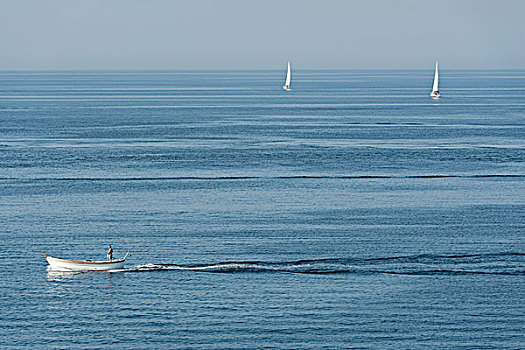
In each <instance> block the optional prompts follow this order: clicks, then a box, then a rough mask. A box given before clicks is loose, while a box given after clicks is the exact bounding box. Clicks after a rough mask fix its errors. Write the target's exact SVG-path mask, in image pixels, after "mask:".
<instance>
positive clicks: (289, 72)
mask: <svg viewBox="0 0 525 350" xmlns="http://www.w3.org/2000/svg"><path fill="white" fill-rule="evenodd" d="M291 80H292V70H291V69H290V62H288V70H287V71H286V81H285V82H284V86H283V89H285V90H290V82H291Z"/></svg>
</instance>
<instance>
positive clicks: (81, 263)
mask: <svg viewBox="0 0 525 350" xmlns="http://www.w3.org/2000/svg"><path fill="white" fill-rule="evenodd" d="M42 253H43V254H44V256H45V257H46V260H47V262H48V263H49V267H50V268H51V269H52V270H55V271H108V270H116V269H122V268H123V267H124V263H125V262H126V258H127V257H128V256H129V255H130V254H129V252H128V253H126V255H125V256H124V258H122V259H113V260H106V261H92V260H73V259H59V258H53V257H51V256H47V255H46V253H44V252H42Z"/></svg>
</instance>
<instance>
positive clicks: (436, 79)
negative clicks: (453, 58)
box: [430, 61, 439, 98]
mask: <svg viewBox="0 0 525 350" xmlns="http://www.w3.org/2000/svg"><path fill="white" fill-rule="evenodd" d="M438 82H439V72H438V63H437V61H436V72H435V73H434V85H432V92H431V93H430V97H433V98H439V89H438Z"/></svg>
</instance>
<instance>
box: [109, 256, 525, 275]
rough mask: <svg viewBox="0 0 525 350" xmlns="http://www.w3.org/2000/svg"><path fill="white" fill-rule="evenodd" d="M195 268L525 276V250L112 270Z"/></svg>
mask: <svg viewBox="0 0 525 350" xmlns="http://www.w3.org/2000/svg"><path fill="white" fill-rule="evenodd" d="M151 271H194V272H210V273H257V272H263V273H297V274H361V275H366V274H368V275H370V274H393V275H472V274H481V275H525V253H497V254H474V255H428V254H423V255H413V256H396V257H381V258H366V259H340V258H329V259H313V260H296V261H285V262H265V261H230V262H220V263H212V264H143V265H138V266H136V267H135V268H127V269H122V270H113V271H112V272H151Z"/></svg>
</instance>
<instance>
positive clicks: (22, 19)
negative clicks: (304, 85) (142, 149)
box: [0, 0, 525, 70]
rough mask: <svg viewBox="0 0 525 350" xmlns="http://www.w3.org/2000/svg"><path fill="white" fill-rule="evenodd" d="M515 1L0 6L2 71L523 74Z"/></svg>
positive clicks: (524, 28) (118, 1)
mask: <svg viewBox="0 0 525 350" xmlns="http://www.w3.org/2000/svg"><path fill="white" fill-rule="evenodd" d="M524 14H525V1H520V0H500V1H491V0H477V1H474V0H460V1H458V0H439V1H422V0H398V1H396V0H362V1H354V0H325V1H309V0H302V1H301V0H278V1H276V0H264V1H257V2H256V1H249V0H222V1H214V0H191V1H190V0H188V1H170V0H147V1H145V0H144V1H136V0H90V1H79V0H47V1H39V0H16V1H8V0H0V43H1V47H2V50H1V54H0V70H10V69H281V68H282V66H283V65H284V64H286V61H288V60H290V61H292V62H293V64H294V66H295V68H296V69H367V68H370V69H377V68H387V69H388V68H400V69H412V68H413V69H422V68H428V67H433V64H434V60H435V59H439V61H440V65H441V67H444V68H450V69H456V68H467V69H480V68H481V69H487V68H488V69H490V68H494V69H525V21H524V19H523V17H524Z"/></svg>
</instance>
